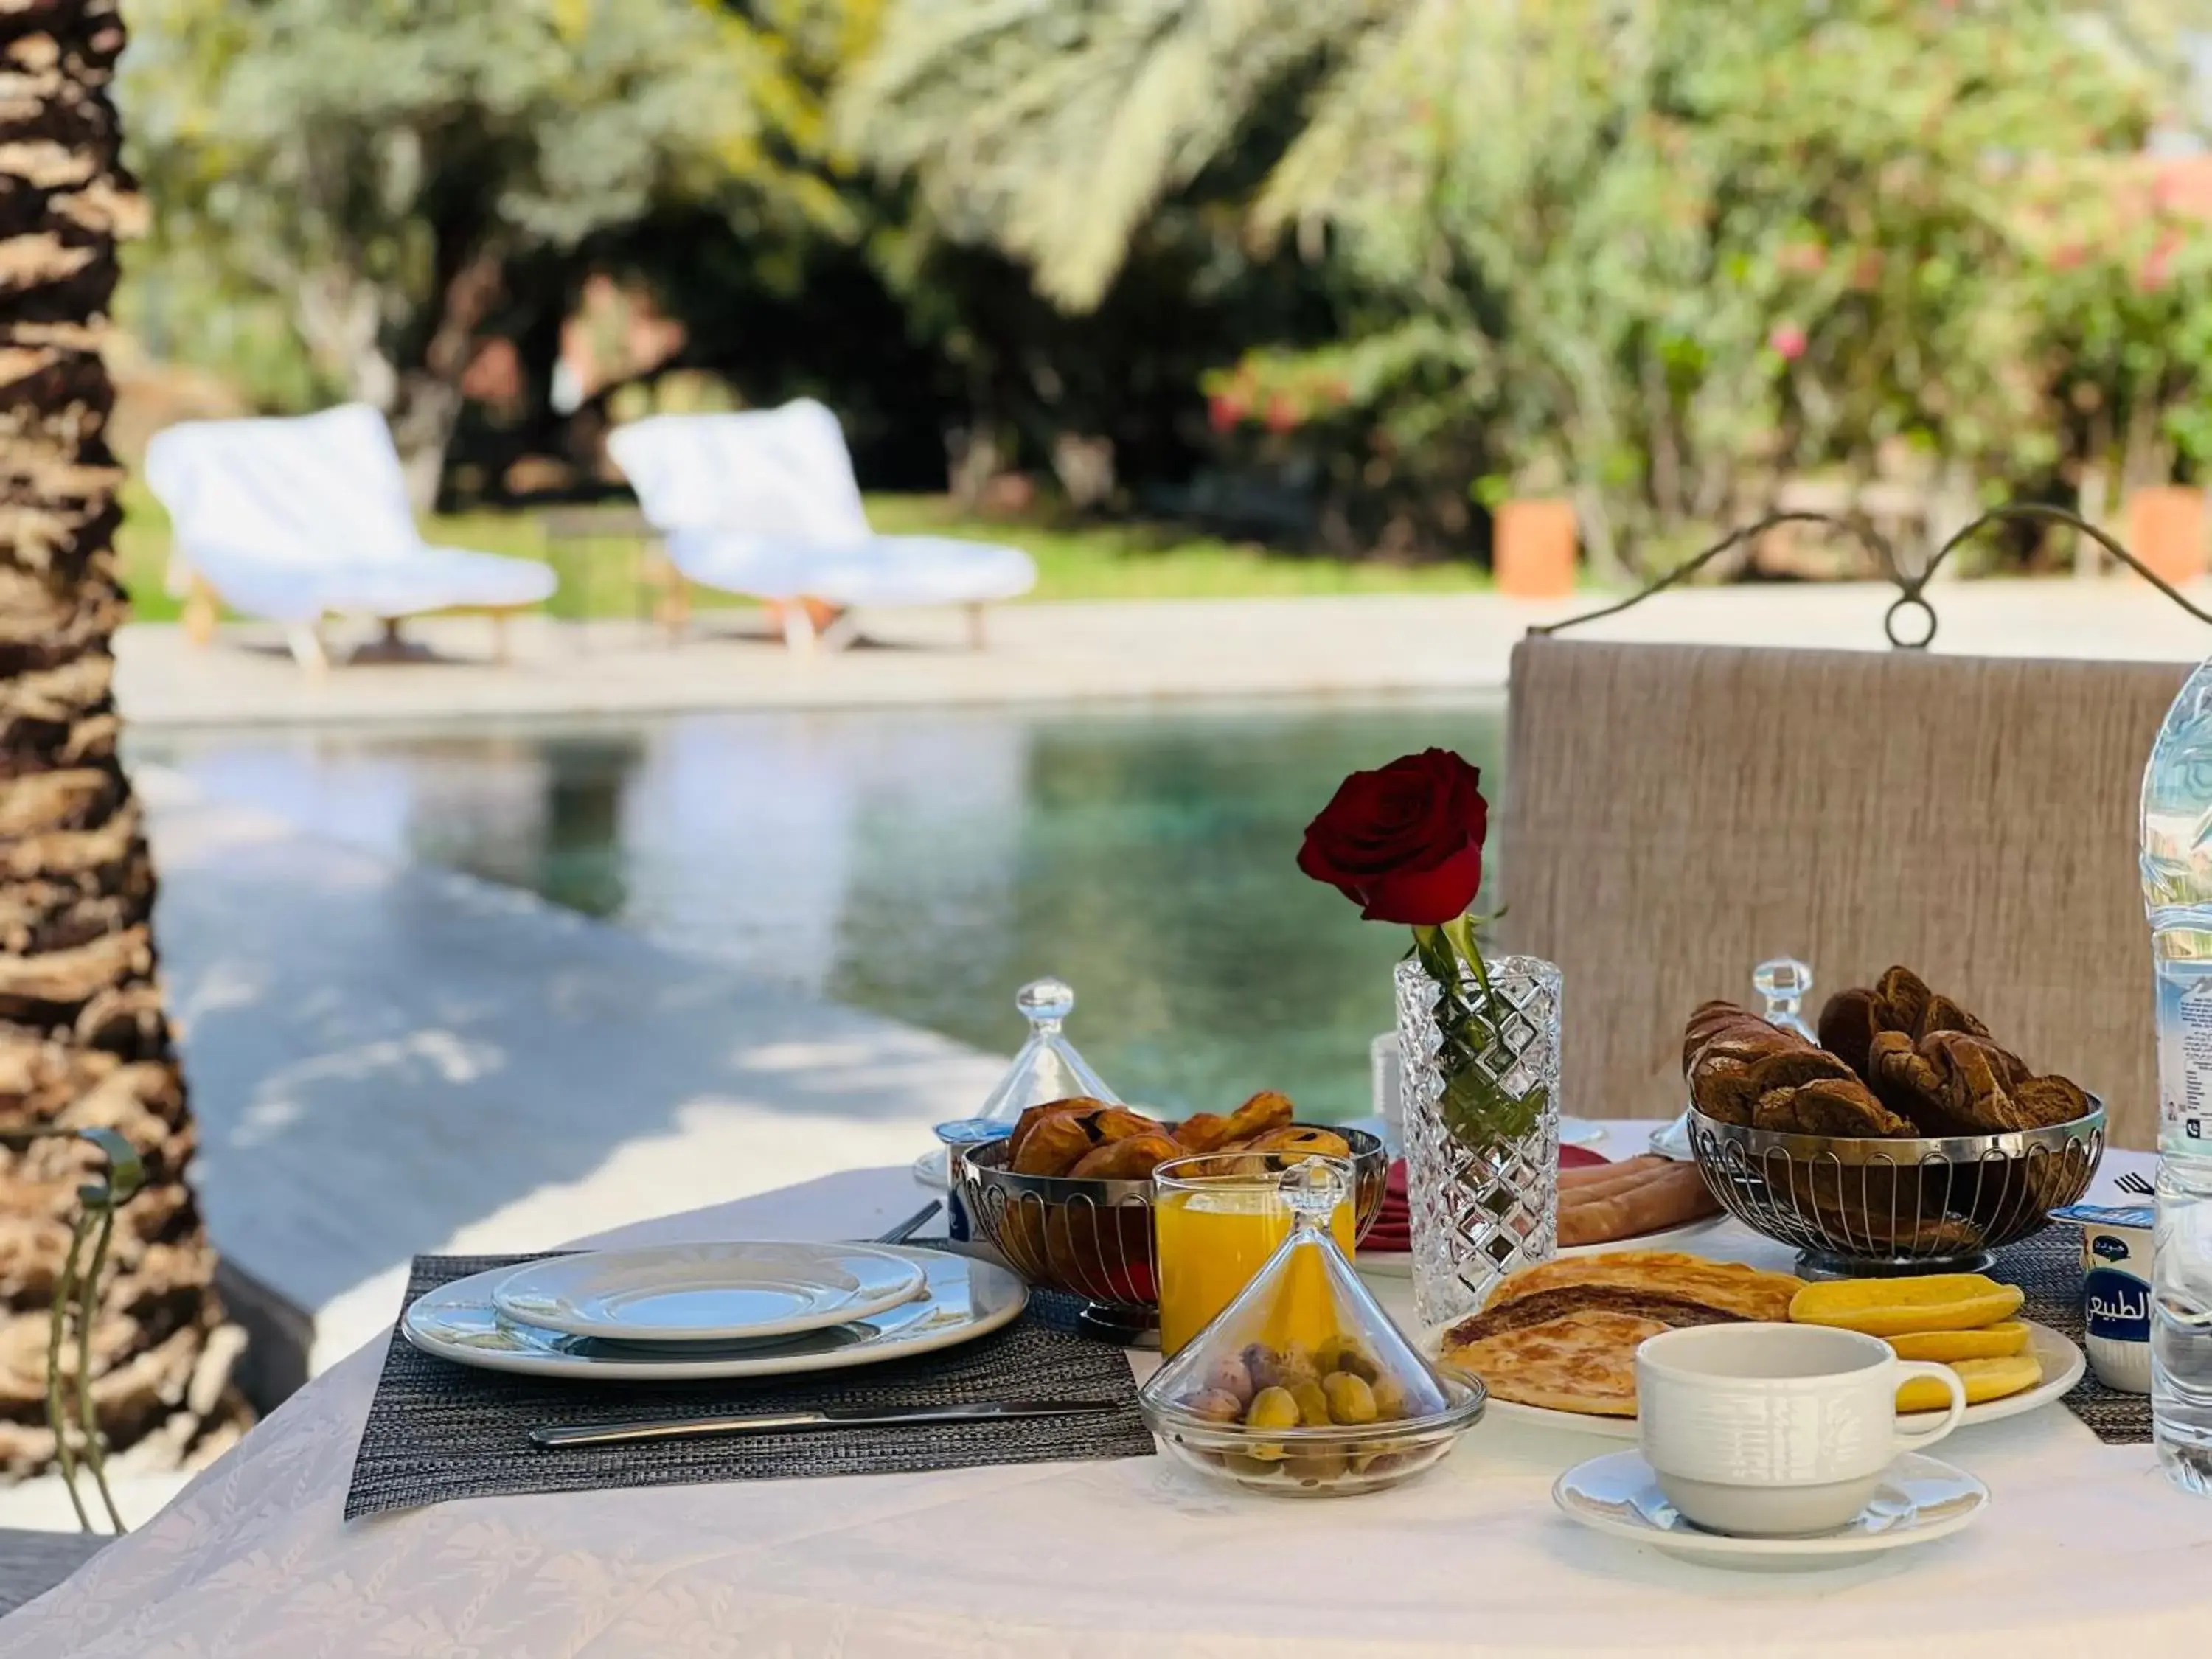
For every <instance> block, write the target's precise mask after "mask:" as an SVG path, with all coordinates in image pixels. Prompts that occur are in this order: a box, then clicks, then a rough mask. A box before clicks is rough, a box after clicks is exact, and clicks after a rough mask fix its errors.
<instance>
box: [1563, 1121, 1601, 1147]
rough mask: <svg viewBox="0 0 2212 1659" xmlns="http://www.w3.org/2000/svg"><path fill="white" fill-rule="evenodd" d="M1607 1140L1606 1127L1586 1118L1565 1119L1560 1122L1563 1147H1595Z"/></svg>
mask: <svg viewBox="0 0 2212 1659" xmlns="http://www.w3.org/2000/svg"><path fill="white" fill-rule="evenodd" d="M1603 1139H1605V1125H1604V1124H1602V1123H1595V1122H1592V1121H1590V1120H1589V1118H1586V1117H1563V1118H1561V1119H1560V1120H1559V1145H1560V1146H1596V1145H1597V1144H1598V1142H1599V1141H1601V1140H1603Z"/></svg>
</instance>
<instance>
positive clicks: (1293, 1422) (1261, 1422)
mask: <svg viewBox="0 0 2212 1659" xmlns="http://www.w3.org/2000/svg"><path fill="white" fill-rule="evenodd" d="M1300 1416H1301V1413H1300V1412H1299V1410H1298V1402H1297V1400H1296V1398H1294V1397H1293V1396H1292V1395H1291V1391H1290V1390H1289V1389H1275V1388H1269V1389H1261V1390H1260V1392H1259V1393H1257V1394H1255V1395H1253V1396H1252V1403H1251V1405H1250V1406H1249V1407H1247V1408H1246V1410H1245V1413H1244V1426H1245V1427H1247V1428H1249V1429H1295V1428H1296V1427H1297V1425H1298V1422H1299V1419H1300ZM1278 1455H1280V1454H1278Z"/></svg>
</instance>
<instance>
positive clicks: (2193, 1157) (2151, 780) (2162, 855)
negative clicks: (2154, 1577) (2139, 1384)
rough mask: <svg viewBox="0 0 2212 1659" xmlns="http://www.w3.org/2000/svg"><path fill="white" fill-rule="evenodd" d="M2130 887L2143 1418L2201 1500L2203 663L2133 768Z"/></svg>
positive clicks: (2208, 1194) (2210, 1044) (2206, 828)
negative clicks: (2143, 1296) (2149, 1148)
mask: <svg viewBox="0 0 2212 1659" xmlns="http://www.w3.org/2000/svg"><path fill="white" fill-rule="evenodd" d="M2142 884H2143V908H2144V909H2145V910H2146V911H2147V912H2148V915H2149V917H2150V928H2151V956H2152V963H2153V969H2154V975H2155V984H2156V987H2157V991H2156V994H2157V998H2158V1084H2159V1162H2158V1231H2157V1235H2156V1243H2155V1247H2154V1250H2153V1253H2152V1259H2151V1279H2152V1285H2151V1289H2152V1310H2151V1334H2150V1351H2151V1411H2152V1414H2153V1418H2154V1435H2155V1437H2156V1439H2157V1442H2158V1456H2159V1462H2160V1463H2162V1464H2164V1465H2165V1467H2166V1474H2167V1476H2168V1478H2170V1479H2171V1480H2172V1481H2173V1483H2174V1484H2175V1485H2176V1486H2180V1487H2181V1488H2183V1489H2184V1490H2185V1491H2187V1492H2200V1493H2203V1492H2212V660H2208V661H2207V662H2205V663H2204V664H2203V665H2202V666H2200V667H2199V668H2198V669H2197V671H2196V672H2195V673H2193V674H2191V676H2190V677H2189V683H2188V684H2186V685H2185V686H2183V687H2182V688H2181V695H2180V696H2178V697H2176V698H2175V699H2174V700H2173V707H2172V708H2170V709H2168V710H2167V711H2166V723H2165V724H2164V725H2163V726H2160V728H2159V733H2158V741H2157V743H2156V744H2154V745H2153V747H2152V749H2151V753H2150V764H2149V765H2148V767H2146V768H2145V769H2144V771H2143V787H2142Z"/></svg>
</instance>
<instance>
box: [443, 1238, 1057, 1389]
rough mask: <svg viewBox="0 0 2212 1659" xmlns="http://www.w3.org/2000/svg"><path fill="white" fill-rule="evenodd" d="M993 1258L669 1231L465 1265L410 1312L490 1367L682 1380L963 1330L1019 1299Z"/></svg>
mask: <svg viewBox="0 0 2212 1659" xmlns="http://www.w3.org/2000/svg"><path fill="white" fill-rule="evenodd" d="M1027 1300H1028V1291H1027V1288H1026V1287H1025V1286H1024V1285H1023V1283H1022V1281H1021V1280H1020V1279H1018V1278H1017V1277H1016V1276H1015V1275H1014V1274H1012V1273H1009V1272H1007V1271H1006V1269H1005V1268H1003V1267H996V1266H994V1265H993V1264H991V1263H988V1262H983V1261H969V1260H968V1259H967V1258H965V1257H963V1256H957V1255H948V1254H947V1253H945V1252H944V1251H941V1250H931V1249H915V1248H912V1247H908V1246H903V1245H889V1244H813V1243H702V1244H664V1245H657V1246H651V1247H647V1248H644V1249H629V1250H592V1251H584V1252H580V1253H578V1254H576V1255H559V1256H548V1257H546V1258H544V1259H543V1260H541V1261H532V1262H526V1263H524V1264H523V1265H522V1266H520V1267H500V1268H495V1269H494V1270H493V1271H491V1272H489V1273H477V1274H476V1275H475V1276H473V1277H472V1278H469V1279H457V1280H455V1281H454V1282H453V1284H450V1285H441V1286H440V1287H439V1288H438V1289H436V1290H435V1291H429V1292H428V1293H427V1294H425V1295H423V1296H422V1297H418V1298H417V1299H416V1302H415V1303H414V1304H412V1305H411V1306H410V1307H409V1309H408V1310H407V1311H406V1314H405V1315H404V1316H403V1317H402V1319H401V1322H400V1330H401V1332H402V1333H403V1334H404V1335H405V1336H406V1338H407V1340H409V1341H410V1342H411V1343H413V1344H414V1345H415V1346H416V1347H417V1348H420V1349H422V1351H423V1352H426V1353H432V1354H435V1355H437V1356H439V1357H440V1358H445V1359H450V1360H453V1361H455V1362H456V1363H458V1364H464V1365H475V1366H479V1367H482V1368H483V1369H485V1370H501V1371H519V1372H523V1373H525V1374H527V1375H532V1376H573V1377H577V1378H588V1379H590V1380H592V1381H605V1382H680V1381H687V1380H691V1379H698V1378H708V1377H728V1376H781V1375H787V1374H790V1373H794V1372H800V1371H810V1370H841V1369H843V1368H845V1367H848V1366H853V1365H866V1364H876V1363H878V1362H879V1361H882V1360H887V1359H896V1358H909V1357H911V1356H913V1355H915V1354H919V1353H927V1352H931V1351H933V1350H934V1349H938V1348H946V1347H951V1346H954V1345H956V1344H957V1343H961V1342H965V1341H968V1340H971V1339H973V1338H975V1337H978V1336H981V1335H982V1334H985V1333H986V1332H987V1331H994V1330H996V1329H998V1328H1000V1326H1002V1325H1005V1324H1006V1323H1007V1322H1010V1321H1012V1319H1013V1318H1015V1317H1016V1316H1018V1314H1020V1312H1021V1310H1022V1308H1023V1306H1024V1304H1025V1303H1026V1302H1027Z"/></svg>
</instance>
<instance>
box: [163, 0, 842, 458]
mask: <svg viewBox="0 0 2212 1659" xmlns="http://www.w3.org/2000/svg"><path fill="white" fill-rule="evenodd" d="M871 16H872V9H871V5H870V3H869V0H856V3H855V4H854V5H850V6H846V5H832V4H824V5H813V6H811V5H807V4H805V3H804V0H776V3H774V4H771V5H769V6H767V7H765V8H762V9H757V10H756V11H755V12H753V13H751V14H749V15H743V16H741V15H737V14H734V13H720V12H716V11H714V10H710V9H707V8H704V7H702V6H700V5H698V4H696V3H692V0H508V3H502V4H500V5H496V6H483V5H478V4H474V3H470V0H253V3H249V4H239V3H234V0H147V3H146V4H145V5H143V7H142V8H141V9H140V13H139V22H138V31H139V34H140V39H141V42H142V45H141V47H140V49H139V51H138V52H137V53H136V54H135V55H134V58H133V62H132V64H131V76H130V78H129V81H128V84H127V88H126V95H127V96H128V97H129V99H130V100H131V106H132V114H133V117H134V125H135V129H136V131H137V161H138V164H139V165H140V167H142V168H143V171H144V172H145V173H146V174H147V176H148V179H149V185H150V188H151V193H152V195H153V197H154V198H155V201H156V202H157V204H159V206H158V218H157V223H156V234H157V237H158V238H159V239H160V243H161V250H160V254H159V257H160V258H162V259H163V260H164V261H165V262H167V261H170V260H173V261H174V262H175V264H176V265H177V266H178V267H179V269H181V270H183V271H185V272H186V273H187V274H188V275H189V276H191V279H192V287H193V288H194V289H197V295H199V296H203V297H212V298H213V299H215V300H216V301H218V302H219V303H222V304H230V303H234V302H235V301H237V300H239V299H240V298H244V299H246V300H247V301H258V302H260V304H261V305H262V306H263V307H264V314H266V308H268V307H275V308H276V309H278V310H281V313H282V314H283V318H284V319H285V320H286V321H287V322H288V323H289V325H290V327H291V328H292V329H293V330H294V331H295V332H296V335H297V337H298V338H299V340H300V341H301V343H302V344H303V345H304V347H305V349H306V352H307V358H308V361H309V362H310V363H311V365H312V368H313V373H314V375H315V377H316V379H317V380H318V381H319V383H320V384H321V385H322V386H324V387H325V388H327V389H328V390H329V391H331V392H342V393H343V394H344V395H347V396H350V397H356V398H365V399H367V400H368V401H369V402H372V403H374V404H377V405H379V406H380V407H381V408H383V409H385V410H387V411H388V412H389V413H390V414H391V415H392V417H393V422H394V427H395V430H396V433H397V435H398V436H399V438H400V439H401V441H402V444H403V448H404V450H406V451H407V452H409V453H410V454H411V455H413V456H415V457H418V458H421V459H422V462H423V465H422V467H421V468H420V469H418V471H419V472H420V475H421V482H422V483H425V484H427V483H429V482H430V481H432V480H434V479H435V472H436V466H437V462H438V459H439V458H440V457H441V454H442V453H443V450H444V447H445V444H446V441H447V437H448V436H449V435H450V434H451V432H452V430H453V422H454V421H455V419H456V418H457V416H458V415H459V408H460V403H461V398H460V394H459V377H460V374H461V373H462V371H463V370H464V369H465V367H466V365H467V362H468V360H469V357H470V356H471V349H472V346H473V344H474V343H475V342H476V341H477V339H478V337H480V336H481V335H483V333H484V332H485V331H488V330H490V329H492V328H494V327H495V326H496V327H501V328H504V329H506V330H507V331H514V330H515V329H517V328H518V327H520V326H521V325H522V324H523V319H520V318H518V317H516V316H515V315H514V314H513V313H516V312H518V311H521V312H530V311H532V310H538V311H542V310H543V309H544V307H547V306H549V305H550V306H552V307H556V313H557V307H559V306H560V305H561V304H562V303H564V302H565V301H566V299H567V298H568V292H567V289H568V287H569V285H570V281H571V279H572V277H573V275H574V259H575V256H577V255H578V254H579V253H580V252H582V251H585V250H587V249H588V248H589V246H591V244H592V241H593V240H594V239H596V238H600V237H604V236H605V235H608V234H611V233H614V232H616V231H618V230H620V229H622V228H625V227H630V226H635V225H636V224H638V223H640V222H646V221H649V220H652V219H653V218H655V217H656V216H668V215H673V214H682V213H706V214H710V215H713V216H716V217H718V218H720V219H722V220H724V221H726V222H730V223H732V224H734V225H738V226H740V227H742V228H744V231H745V232H746V233H747V234H750V235H752V236H755V237H757V238H761V239H764V240H776V239H789V238H793V237H799V236H804V235H806V234H828V235H832V236H835V235H837V234H848V232H849V230H850V228H851V227H850V222H849V218H848V214H847V211H846V207H845V204H844V201H843V199H842V196H841V195H840V193H839V191H838V190H837V189H836V186H835V185H834V184H833V183H831V182H830V181H829V179H826V178H825V177H824V176H823V173H822V172H821V170H820V168H819V167H818V165H817V156H818V153H819V149H820V146H821V144H822V143H823V137H824V133H823V112H822V99H821V80H822V75H821V71H820V70H819V68H818V64H819V63H820V62H821V61H822V60H823V59H825V58H826V59H828V60H829V61H836V60H837V59H840V58H842V57H845V56H849V55H850V54H851V53H852V52H854V51H855V50H857V48H858V46H859V45H860V43H861V40H863V39H864V38H865V33H866V25H867V21H868V19H869V18H870V17H871ZM179 297H180V299H181V300H182V301H185V302H186V306H187V307H188V305H189V301H191V299H192V298H193V297H194V295H192V294H191V292H189V291H188V292H187V294H185V295H182V296H179ZM180 308H185V307H180ZM190 315H191V312H190V310H189V309H188V308H187V309H186V314H185V317H183V318H179V319H177V322H178V323H179V324H182V323H184V322H186V321H188V320H189V318H190ZM170 338H171V340H172V341H173V342H180V341H183V340H185V338H186V335H185V329H184V327H182V326H175V325H173V327H172V328H171V330H170ZM544 367H547V366H546V365H540V368H544Z"/></svg>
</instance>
